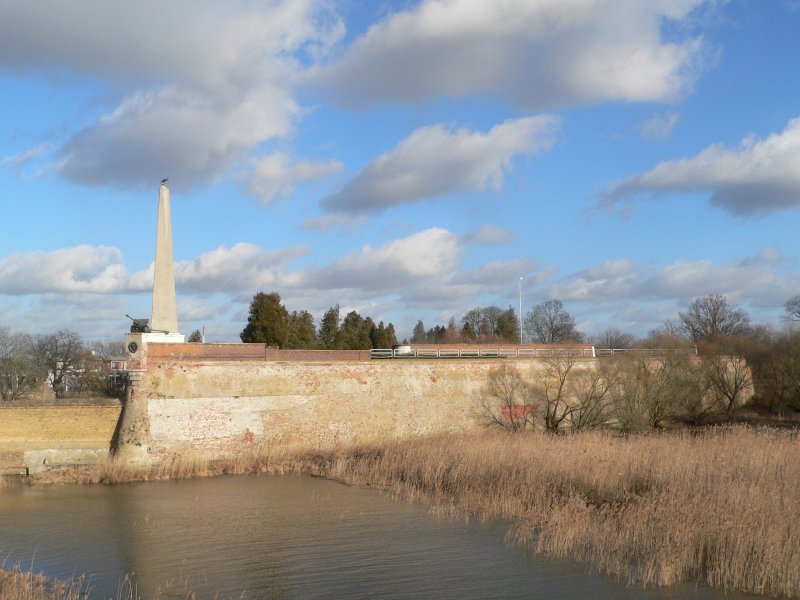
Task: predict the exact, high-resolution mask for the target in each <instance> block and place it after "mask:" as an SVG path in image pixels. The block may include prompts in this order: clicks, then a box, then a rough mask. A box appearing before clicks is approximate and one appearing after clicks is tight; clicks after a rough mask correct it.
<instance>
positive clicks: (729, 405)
mask: <svg viewBox="0 0 800 600" xmlns="http://www.w3.org/2000/svg"><path fill="white" fill-rule="evenodd" d="M702 360H703V371H704V373H705V376H706V378H707V379H708V382H709V388H710V391H711V393H712V394H713V395H714V399H715V401H716V403H718V404H719V405H720V406H722V408H723V409H724V410H725V412H730V411H731V410H733V408H734V407H735V406H736V405H737V404H739V403H741V402H742V401H743V399H744V395H745V394H746V392H747V391H748V390H750V389H752V387H753V375H752V372H751V371H750V366H749V365H748V364H747V361H746V360H745V359H743V358H742V357H740V356H707V357H704V358H703V359H702Z"/></svg>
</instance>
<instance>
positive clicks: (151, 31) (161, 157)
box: [0, 0, 343, 188]
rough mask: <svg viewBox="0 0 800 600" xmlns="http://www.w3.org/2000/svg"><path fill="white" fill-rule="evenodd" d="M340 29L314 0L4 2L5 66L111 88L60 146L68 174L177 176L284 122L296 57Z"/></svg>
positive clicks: (200, 174)
mask: <svg viewBox="0 0 800 600" xmlns="http://www.w3.org/2000/svg"><path fill="white" fill-rule="evenodd" d="M42 15H47V18H43V17H42ZM87 24H89V25H90V26H87ZM342 32H343V28H342V24H341V22H340V21H339V20H338V18H336V17H334V16H332V15H331V13H329V12H327V10H326V8H325V3H316V2H313V1H312V0H275V1H272V2H266V3H257V4H253V3H250V2H247V1H246V0H238V1H233V2H228V3H226V4H225V6H224V7H223V6H221V5H219V4H218V3H216V2H213V1H212V0H199V1H196V2H195V1H193V2H188V1H180V0H179V1H177V2H170V3H161V2H156V1H155V0H145V1H144V2H136V3H113V4H111V5H109V4H108V3H105V2H101V1H100V0H89V1H87V2H81V3H80V4H79V5H73V4H65V3H62V2H57V1H56V0H45V1H44V2H39V3H36V4H25V3H6V5H5V6H4V8H3V19H2V20H0V69H5V70H7V71H10V72H12V73H18V72H26V71H37V72H38V71H42V70H44V71H49V72H56V73H59V74H62V73H69V74H73V73H75V74H78V75H80V76H82V77H85V76H88V77H90V78H92V80H93V81H94V82H95V83H97V84H99V85H98V88H99V89H101V90H102V91H101V92H99V93H98V97H97V99H101V98H102V99H103V100H105V99H107V98H109V97H110V98H112V102H113V104H111V105H110V106H109V109H108V110H107V111H106V112H105V114H104V115H102V116H100V117H99V118H97V119H96V120H94V121H91V122H89V123H88V124H87V125H86V126H84V127H83V128H82V129H80V130H79V131H77V132H73V133H72V134H71V135H70V136H69V137H68V139H67V140H66V141H65V142H64V144H63V145H62V146H61V147H60V148H59V149H58V150H57V160H58V169H59V170H60V173H61V174H62V176H64V177H65V178H67V179H70V180H72V181H77V182H80V183H85V184H92V185H94V184H99V185H106V184H113V185H141V184H142V182H144V181H155V180H158V179H160V178H161V177H164V176H166V175H169V176H170V177H171V179H172V181H173V183H174V185H175V186H177V187H179V188H180V187H187V186H190V185H194V184H199V183H203V182H207V181H211V180H214V179H215V178H217V177H219V176H221V175H223V174H225V173H226V172H227V171H228V170H230V169H231V168H232V167H234V166H235V165H236V164H237V163H239V162H240V161H243V160H246V159H247V157H248V155H249V153H250V152H252V151H253V150H254V149H255V148H256V147H257V146H258V145H260V144H262V143H263V142H265V141H267V140H270V139H272V138H275V137H279V136H284V135H286V134H287V133H289V132H290V131H291V130H292V127H293V125H294V123H295V120H296V119H297V118H298V116H299V107H298V106H297V103H296V101H295V100H294V99H293V97H292V93H293V86H294V85H295V83H296V77H297V75H298V73H299V72H300V70H301V68H302V66H301V64H300V60H299V59H298V57H302V56H303V53H304V52H305V53H307V54H314V55H319V54H320V53H323V52H324V49H325V48H328V47H330V46H331V44H332V43H333V42H334V41H335V40H337V39H338V38H339V37H340V36H341V35H342ZM109 40H113V43H109ZM66 80H67V78H63V77H62V78H61V79H59V81H61V82H63V81H66Z"/></svg>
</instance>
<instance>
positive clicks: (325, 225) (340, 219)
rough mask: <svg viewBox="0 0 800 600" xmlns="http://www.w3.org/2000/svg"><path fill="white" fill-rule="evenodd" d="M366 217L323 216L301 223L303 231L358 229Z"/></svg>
mask: <svg viewBox="0 0 800 600" xmlns="http://www.w3.org/2000/svg"><path fill="white" fill-rule="evenodd" d="M366 220H367V219H366V217H364V216H356V215H323V216H321V217H314V218H311V219H307V220H306V221H304V222H303V229H313V230H315V231H321V232H324V231H328V230H330V229H334V228H342V229H358V228H359V227H361V226H362V225H363V224H364V223H365V222H366Z"/></svg>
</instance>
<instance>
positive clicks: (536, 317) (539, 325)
mask: <svg viewBox="0 0 800 600" xmlns="http://www.w3.org/2000/svg"><path fill="white" fill-rule="evenodd" d="M524 326H525V333H527V334H528V337H529V338H530V339H531V340H533V341H534V342H539V343H542V344H558V343H560V342H579V341H581V340H582V339H583V334H582V333H580V332H579V331H577V330H576V329H575V319H573V318H572V315H570V314H569V313H568V312H567V311H566V309H565V308H564V305H563V304H562V303H561V301H560V300H548V301H547V302H542V303H541V304H537V305H536V306H534V307H533V308H532V309H531V311H530V312H529V313H528V316H527V317H526V318H525V325H524Z"/></svg>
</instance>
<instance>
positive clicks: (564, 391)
mask: <svg viewBox="0 0 800 600" xmlns="http://www.w3.org/2000/svg"><path fill="white" fill-rule="evenodd" d="M575 363H576V356H575V355H574V354H567V355H565V356H558V357H551V358H548V359H546V360H545V361H544V373H543V375H542V376H541V378H540V379H539V382H538V383H537V384H536V385H534V388H533V389H534V393H535V394H536V396H537V397H538V399H539V403H540V404H541V405H542V408H543V411H544V427H545V429H547V431H550V432H554V433H555V432H557V431H558V430H559V428H560V427H561V423H562V422H564V421H568V419H569V418H570V416H571V415H572V413H573V412H574V410H575V407H574V406H572V405H570V402H569V399H570V398H569V391H570V390H569V386H568V381H569V378H570V373H571V372H572V369H573V368H574V367H575Z"/></svg>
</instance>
